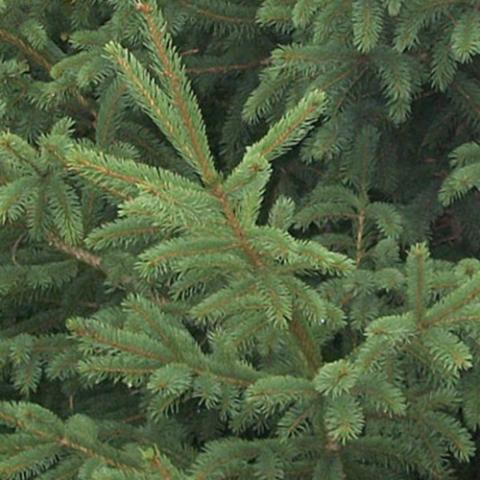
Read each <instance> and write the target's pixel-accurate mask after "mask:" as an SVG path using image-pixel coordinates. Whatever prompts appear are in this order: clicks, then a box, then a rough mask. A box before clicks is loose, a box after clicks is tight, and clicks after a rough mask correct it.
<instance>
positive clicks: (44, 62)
mask: <svg viewBox="0 0 480 480" xmlns="http://www.w3.org/2000/svg"><path fill="white" fill-rule="evenodd" d="M0 40H3V41H5V42H7V43H10V44H11V45H14V46H15V47H17V48H18V49H20V50H21V51H22V52H23V53H24V54H25V55H26V56H27V57H30V58H31V59H32V60H33V61H34V62H35V63H36V64H38V65H40V66H41V67H43V69H44V70H46V72H47V73H50V70H51V69H52V66H53V64H52V63H51V62H50V61H49V60H48V59H47V58H46V57H44V56H43V55H41V54H40V53H38V52H37V51H36V50H34V49H33V48H32V47H30V45H28V44H27V43H25V42H24V41H23V40H22V39H21V38H19V37H17V36H16V35H14V34H13V33H10V32H8V31H7V30H3V29H0Z"/></svg>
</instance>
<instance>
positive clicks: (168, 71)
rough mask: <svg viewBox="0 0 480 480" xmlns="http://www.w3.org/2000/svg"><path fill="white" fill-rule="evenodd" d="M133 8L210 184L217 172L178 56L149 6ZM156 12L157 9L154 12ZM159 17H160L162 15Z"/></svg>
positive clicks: (164, 28) (200, 117) (204, 175)
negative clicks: (139, 17) (140, 14)
mask: <svg viewBox="0 0 480 480" xmlns="http://www.w3.org/2000/svg"><path fill="white" fill-rule="evenodd" d="M137 9H138V10H139V11H140V12H141V13H142V14H143V16H144V18H145V21H146V24H147V29H148V32H149V36H150V40H151V42H152V45H153V47H154V49H155V53H156V58H157V59H158V60H159V61H160V64H161V66H162V71H161V73H162V75H164V76H165V78H166V82H167V83H168V85H169V89H168V90H169V92H168V93H169V94H170V95H171V98H172V101H173V104H174V105H175V106H176V108H177V109H178V112H179V114H180V118H181V120H182V123H183V128H184V129H185V133H186V134H187V138H188V139H189V140H190V142H191V144H192V148H193V153H194V155H195V160H196V163H197V164H198V167H199V170H200V173H201V176H202V179H203V181H204V182H205V184H206V185H209V186H210V185H212V184H213V183H214V182H215V181H216V180H217V178H218V173H217V172H216V171H215V168H214V166H213V160H212V154H211V152H210V149H209V147H208V140H207V138H206V135H205V133H204V131H203V130H202V129H201V126H203V119H202V116H201V113H200V110H199V107H198V104H197V102H196V99H194V97H193V95H191V90H190V86H189V82H188V79H187V77H186V75H185V72H184V70H183V68H182V67H181V66H180V63H179V58H178V56H177V54H176V52H175V51H174V50H173V49H172V47H170V48H168V47H167V45H168V43H169V40H170V39H169V36H168V34H167V31H166V25H165V24H163V25H161V26H158V25H157V23H156V22H155V19H154V17H153V15H152V13H153V7H150V6H148V5H146V4H142V3H139V4H137ZM156 14H157V15H158V16H159V15H160V12H156ZM162 20H163V19H162Z"/></svg>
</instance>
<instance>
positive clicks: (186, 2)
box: [179, 0, 255, 24]
mask: <svg viewBox="0 0 480 480" xmlns="http://www.w3.org/2000/svg"><path fill="white" fill-rule="evenodd" d="M179 3H180V4H181V5H182V6H184V7H185V8H188V9H191V10H193V11H194V12H195V13H197V14H199V15H202V16H205V17H207V18H209V19H210V20H215V21H220V22H226V23H233V24H254V23H255V18H249V17H244V18H241V17H233V16H228V15H223V14H220V13H216V12H213V11H212V10H208V9H206V8H202V7H199V6H198V5H195V4H194V2H193V1H192V0H179Z"/></svg>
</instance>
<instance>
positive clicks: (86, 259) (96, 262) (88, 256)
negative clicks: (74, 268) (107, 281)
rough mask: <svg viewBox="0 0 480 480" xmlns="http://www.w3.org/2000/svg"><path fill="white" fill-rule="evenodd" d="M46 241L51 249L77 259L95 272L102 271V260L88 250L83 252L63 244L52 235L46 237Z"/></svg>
mask: <svg viewBox="0 0 480 480" xmlns="http://www.w3.org/2000/svg"><path fill="white" fill-rule="evenodd" d="M47 238H48V241H49V243H50V245H51V246H52V247H54V248H55V249H56V250H59V251H60V252H63V253H65V254H67V255H68V256H70V257H73V258H75V259H77V260H78V261H79V262H81V263H85V264H86V265H90V266H91V267H93V268H95V269H96V270H101V271H104V269H103V266H102V259H101V258H100V257H97V256H96V255H94V254H92V253H90V252H89V251H88V250H84V249H82V248H80V247H74V246H72V245H68V244H66V243H65V242H63V241H62V240H61V239H60V238H58V237H57V236H56V235H54V234H50V235H48V237H47Z"/></svg>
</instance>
